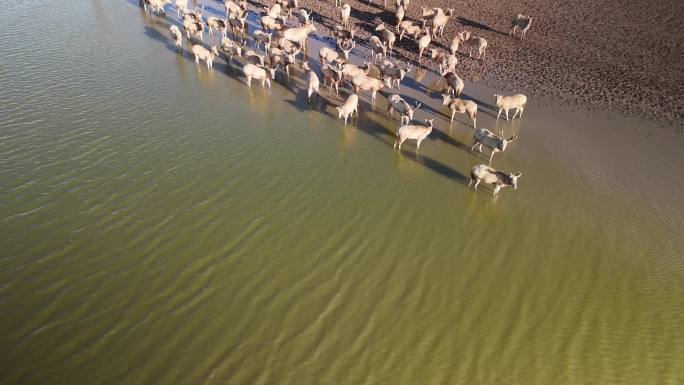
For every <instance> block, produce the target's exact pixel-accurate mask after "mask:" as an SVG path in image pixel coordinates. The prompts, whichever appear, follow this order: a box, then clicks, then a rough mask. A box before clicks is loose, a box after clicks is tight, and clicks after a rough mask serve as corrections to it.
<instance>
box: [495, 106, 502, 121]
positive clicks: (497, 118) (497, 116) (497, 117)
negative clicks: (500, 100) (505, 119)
mask: <svg viewBox="0 0 684 385" xmlns="http://www.w3.org/2000/svg"><path fill="white" fill-rule="evenodd" d="M499 116H501V108H499V114H498V115H496V120H499Z"/></svg>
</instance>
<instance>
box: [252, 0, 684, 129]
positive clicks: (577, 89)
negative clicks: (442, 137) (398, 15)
mask: <svg viewBox="0 0 684 385" xmlns="http://www.w3.org/2000/svg"><path fill="white" fill-rule="evenodd" d="M347 2H348V3H349V4H350V5H351V6H352V14H351V17H352V22H353V24H354V25H355V26H356V28H357V40H358V41H359V42H363V41H365V40H366V39H367V38H368V37H369V36H370V35H371V33H372V32H373V31H372V29H373V28H374V27H375V26H376V25H377V24H379V23H380V22H385V23H386V24H388V25H393V24H395V18H394V11H395V9H394V4H393V2H392V1H388V2H387V8H384V7H383V4H382V2H380V1H378V0H376V1H374V2H373V3H371V4H368V2H366V1H347ZM266 4H269V2H268V1H265V0H250V8H251V10H252V11H259V10H260V9H259V8H260V7H261V6H264V5H266ZM299 6H300V7H302V8H305V9H308V10H313V11H314V12H315V15H317V16H318V20H317V21H318V22H317V26H319V27H322V28H319V31H318V34H319V35H322V36H326V35H329V34H330V29H331V28H332V27H333V26H334V25H335V24H338V23H339V21H338V20H339V15H338V12H339V11H338V9H337V8H335V3H334V1H318V0H300V1H299ZM421 7H442V8H454V9H455V14H454V17H452V19H451V20H449V22H448V24H447V26H446V28H445V30H444V37H443V38H433V42H432V44H431V46H430V47H431V48H438V49H440V50H444V49H446V48H447V47H448V46H449V43H450V40H451V38H452V37H453V36H455V34H456V33H457V32H458V31H460V30H468V31H470V32H471V33H472V34H473V35H474V36H480V37H483V38H485V39H487V41H488V43H489V46H488V48H487V53H486V59H485V60H484V61H478V60H475V59H472V58H469V57H468V55H467V54H463V52H462V51H459V65H458V73H459V75H461V76H462V77H464V78H465V79H467V80H470V81H472V82H482V83H484V84H485V85H488V86H497V87H498V88H501V87H504V89H502V91H504V92H525V93H527V94H528V95H530V96H532V97H535V98H539V97H543V98H545V99H551V100H556V101H558V102H560V103H569V104H576V105H578V106H581V107H584V108H586V109H589V110H599V111H600V110H608V111H614V112H618V113H621V114H626V115H629V116H635V117H641V118H647V119H653V120H658V121H660V122H662V123H663V124H664V125H668V126H672V127H674V128H675V129H676V130H677V132H678V133H681V132H682V129H681V125H680V124H679V121H680V120H681V118H682V117H683V116H684V105H682V102H681V100H682V92H683V91H682V87H681V85H680V84H681V79H682V78H684V58H683V55H682V50H681V42H682V41H684V37H683V36H682V35H684V29H683V28H682V27H681V24H682V23H681V21H680V20H677V18H676V17H674V16H672V15H676V14H677V13H679V14H681V13H682V10H684V3H681V2H675V1H670V0H668V1H665V2H662V3H659V4H656V5H654V6H652V7H649V8H648V9H645V10H639V11H638V12H637V11H636V5H630V4H621V2H615V1H611V2H608V3H607V4H600V5H598V4H593V3H590V2H588V1H580V2H577V3H574V4H573V5H572V7H570V6H569V5H568V4H567V3H566V2H563V1H557V0H554V1H550V2H547V1H544V2H542V1H535V2H526V3H525V4H524V5H515V4H508V3H504V2H501V1H490V2H478V3H477V4H476V3H473V2H463V1H447V0H430V1H424V2H413V3H411V7H410V8H409V10H408V11H407V15H406V18H405V20H406V19H411V20H414V21H417V20H419V18H420V12H421ZM678 10H679V11H678ZM629 11H634V12H637V13H636V14H640V15H643V17H644V19H648V18H650V19H652V20H659V21H660V22H659V23H650V22H649V23H635V22H634V21H633V19H632V16H631V15H633V14H634V13H630V12H629ZM516 13H523V14H529V15H533V16H534V17H535V22H534V24H533V26H532V27H531V28H530V30H529V31H528V34H527V37H526V39H525V40H524V41H520V40H518V39H517V38H513V37H511V36H509V35H508V28H509V27H510V22H509V20H510V18H511V15H513V14H516ZM568 20H577V21H578V22H577V23H574V24H571V23H569V22H568ZM605 20H610V21H611V22H609V23H608V22H605ZM395 48H396V52H397V53H398V55H396V56H395V57H397V58H399V59H404V60H406V59H408V60H411V61H414V62H415V61H416V60H417V46H416V44H415V42H414V41H413V40H412V39H407V38H405V39H404V40H403V41H402V42H398V41H397V45H396V47H395ZM361 49H363V48H361ZM358 50H359V48H357V51H358ZM357 54H358V52H357ZM361 54H362V55H365V54H366V53H365V52H363V53H361ZM310 55H311V53H310ZM423 65H426V66H428V67H429V68H430V69H434V68H435V67H436V66H435V64H434V63H432V62H431V61H429V60H428V61H425V60H423Z"/></svg>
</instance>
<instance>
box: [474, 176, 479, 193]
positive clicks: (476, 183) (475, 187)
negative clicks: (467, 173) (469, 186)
mask: <svg viewBox="0 0 684 385" xmlns="http://www.w3.org/2000/svg"><path fill="white" fill-rule="evenodd" d="M479 184H480V178H477V180H476V181H475V186H473V188H474V189H475V191H477V186H478V185H479Z"/></svg>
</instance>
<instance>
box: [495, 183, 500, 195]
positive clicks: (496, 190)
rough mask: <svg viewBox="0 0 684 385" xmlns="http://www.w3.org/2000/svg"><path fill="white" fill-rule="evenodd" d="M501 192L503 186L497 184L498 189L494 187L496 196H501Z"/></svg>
mask: <svg viewBox="0 0 684 385" xmlns="http://www.w3.org/2000/svg"><path fill="white" fill-rule="evenodd" d="M499 190H501V185H498V184H497V185H496V187H494V196H497V194H499Z"/></svg>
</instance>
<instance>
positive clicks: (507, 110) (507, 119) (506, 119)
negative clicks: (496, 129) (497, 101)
mask: <svg viewBox="0 0 684 385" xmlns="http://www.w3.org/2000/svg"><path fill="white" fill-rule="evenodd" d="M506 121H507V122H508V108H506Z"/></svg>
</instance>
